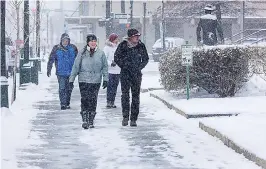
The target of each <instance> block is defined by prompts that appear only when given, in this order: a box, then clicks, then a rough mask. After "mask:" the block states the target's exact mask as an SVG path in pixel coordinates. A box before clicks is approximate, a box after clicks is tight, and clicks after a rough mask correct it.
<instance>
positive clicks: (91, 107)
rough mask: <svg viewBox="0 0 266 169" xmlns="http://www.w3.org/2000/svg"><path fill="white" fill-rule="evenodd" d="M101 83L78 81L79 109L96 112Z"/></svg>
mask: <svg viewBox="0 0 266 169" xmlns="http://www.w3.org/2000/svg"><path fill="white" fill-rule="evenodd" d="M100 86H101V83H79V90H80V95H81V111H89V112H96V107H97V99H98V93H99V89H100Z"/></svg>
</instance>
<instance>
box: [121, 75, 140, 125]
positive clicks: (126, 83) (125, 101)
mask: <svg viewBox="0 0 266 169" xmlns="http://www.w3.org/2000/svg"><path fill="white" fill-rule="evenodd" d="M120 78H121V90H122V97H121V101H122V113H123V117H124V118H129V112H130V96H129V93H130V90H131V94H132V102H131V114H130V120H133V121H137V119H138V115H139V99H140V86H141V80H142V74H141V73H136V74H134V75H132V74H131V73H128V72H122V71H121V77H120Z"/></svg>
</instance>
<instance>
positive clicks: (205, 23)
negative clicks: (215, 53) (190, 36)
mask: <svg viewBox="0 0 266 169" xmlns="http://www.w3.org/2000/svg"><path fill="white" fill-rule="evenodd" d="M204 10H205V15H203V16H201V17H200V21H199V24H198V27H197V41H198V44H200V43H201V31H202V32H203V33H202V35H203V38H202V39H203V44H204V45H208V46H213V45H217V43H218V40H217V34H216V31H217V32H218V35H219V36H220V39H221V43H222V44H223V43H224V37H223V30H222V26H221V22H219V21H218V20H217V18H216V16H215V15H212V12H213V11H214V7H213V6H212V5H207V6H206V7H205V8H204Z"/></svg>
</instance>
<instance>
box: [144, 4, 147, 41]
mask: <svg viewBox="0 0 266 169" xmlns="http://www.w3.org/2000/svg"><path fill="white" fill-rule="evenodd" d="M146 12H147V3H146V2H143V43H144V44H145V43H146Z"/></svg>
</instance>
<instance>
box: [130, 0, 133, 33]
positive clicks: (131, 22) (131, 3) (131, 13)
mask: <svg viewBox="0 0 266 169" xmlns="http://www.w3.org/2000/svg"><path fill="white" fill-rule="evenodd" d="M130 27H131V28H133V0H130Z"/></svg>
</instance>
